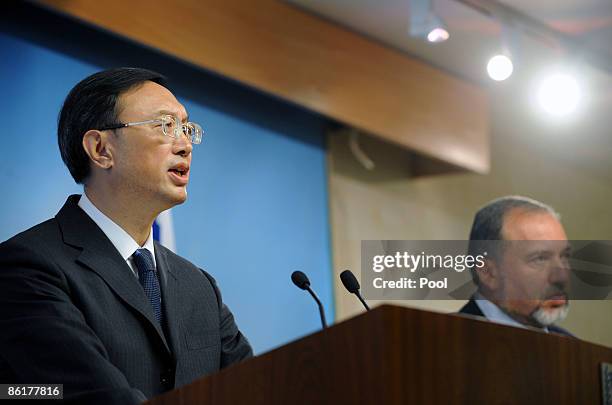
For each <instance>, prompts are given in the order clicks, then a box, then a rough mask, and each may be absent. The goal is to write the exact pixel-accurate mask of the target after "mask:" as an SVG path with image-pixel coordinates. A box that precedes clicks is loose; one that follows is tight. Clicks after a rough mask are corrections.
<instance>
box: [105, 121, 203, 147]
mask: <svg viewBox="0 0 612 405" xmlns="http://www.w3.org/2000/svg"><path fill="white" fill-rule="evenodd" d="M158 123H159V124H161V127H162V132H163V133H164V135H166V136H169V137H171V138H174V139H179V138H180V137H181V136H185V137H186V138H187V139H188V140H189V142H191V143H192V144H194V145H197V144H199V143H201V142H202V136H203V135H204V131H203V130H202V127H201V126H200V125H199V124H196V123H195V122H186V123H184V124H183V123H182V122H181V121H180V120H179V119H178V118H177V117H175V116H173V115H164V116H162V117H160V118H156V119H153V120H146V121H136V122H118V123H116V124H110V125H106V126H104V127H102V128H99V131H106V130H111V129H120V128H128V127H134V126H138V125H147V124H158Z"/></svg>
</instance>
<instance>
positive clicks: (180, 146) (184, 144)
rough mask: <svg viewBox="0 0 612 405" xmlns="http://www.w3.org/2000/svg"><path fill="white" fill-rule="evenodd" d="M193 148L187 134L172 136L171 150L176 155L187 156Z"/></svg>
mask: <svg viewBox="0 0 612 405" xmlns="http://www.w3.org/2000/svg"><path fill="white" fill-rule="evenodd" d="M192 150H193V144H192V143H191V140H189V138H188V137H187V135H181V136H180V137H178V138H174V141H173V151H174V154H176V155H181V156H184V157H186V156H189V155H190V154H191V152H192Z"/></svg>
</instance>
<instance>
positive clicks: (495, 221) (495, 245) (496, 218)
mask: <svg viewBox="0 0 612 405" xmlns="http://www.w3.org/2000/svg"><path fill="white" fill-rule="evenodd" d="M514 209H520V210H523V211H526V212H545V213H548V214H550V215H552V216H554V217H555V218H557V219H560V215H559V214H558V213H557V212H556V211H555V210H554V209H553V208H552V207H551V206H549V205H546V204H544V203H542V202H540V201H537V200H534V199H532V198H528V197H523V196H517V195H513V196H506V197H501V198H498V199H496V200H493V201H491V202H489V203H487V204H486V205H485V206H483V207H482V208H480V209H479V210H478V212H477V213H476V216H475V217H474V222H473V223H472V229H471V230H470V242H469V247H468V252H469V254H470V255H473V256H477V255H480V254H483V252H487V253H488V256H489V257H490V258H493V259H494V258H496V257H499V254H500V253H501V251H500V250H499V249H500V247H501V244H500V243H499V242H489V243H487V241H500V240H503V235H502V229H503V226H504V219H505V217H506V215H507V214H508V213H509V212H510V211H511V210H514ZM472 279H473V280H474V282H475V283H476V285H478V275H477V274H476V271H474V269H472Z"/></svg>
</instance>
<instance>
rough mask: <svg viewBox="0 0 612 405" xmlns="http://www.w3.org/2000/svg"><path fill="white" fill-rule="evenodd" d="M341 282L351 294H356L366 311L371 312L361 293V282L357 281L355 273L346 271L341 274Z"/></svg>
mask: <svg viewBox="0 0 612 405" xmlns="http://www.w3.org/2000/svg"><path fill="white" fill-rule="evenodd" d="M340 280H342V284H344V288H346V290H347V291H348V292H350V293H351V294H355V295H356V296H357V298H359V301H361V303H362V304H363V306H364V307H365V309H367V310H368V311H369V310H370V307H369V306H368V304H366V302H365V301H364V299H363V297H362V296H361V293H360V292H359V281H357V279H356V278H355V275H354V274H353V272H352V271H350V270H344V271H343V272H342V273H340Z"/></svg>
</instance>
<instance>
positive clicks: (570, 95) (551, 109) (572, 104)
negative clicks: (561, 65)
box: [537, 73, 582, 116]
mask: <svg viewBox="0 0 612 405" xmlns="http://www.w3.org/2000/svg"><path fill="white" fill-rule="evenodd" d="M581 98H582V94H581V91H580V87H579V86H578V82H577V81H576V79H574V77H572V76H570V75H569V74H567V73H555V74H552V75H551V76H549V77H547V78H545V79H544V80H542V82H541V84H540V86H539V88H538V92H537V100H538V102H539V104H540V106H541V107H542V109H543V110H544V111H546V112H547V113H549V114H551V115H555V116H562V115H566V114H570V113H572V112H574V111H575V110H576V108H577V107H578V103H579V102H580V100H581Z"/></svg>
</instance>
